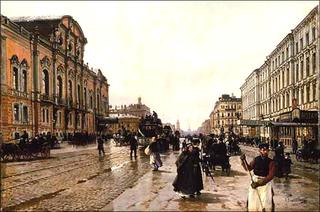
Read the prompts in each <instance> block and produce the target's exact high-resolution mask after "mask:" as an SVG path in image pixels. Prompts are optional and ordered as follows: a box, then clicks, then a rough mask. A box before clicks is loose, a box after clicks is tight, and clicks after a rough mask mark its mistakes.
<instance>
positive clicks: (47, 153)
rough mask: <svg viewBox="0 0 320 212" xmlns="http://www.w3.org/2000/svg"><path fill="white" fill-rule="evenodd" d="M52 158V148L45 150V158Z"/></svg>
mask: <svg viewBox="0 0 320 212" xmlns="http://www.w3.org/2000/svg"><path fill="white" fill-rule="evenodd" d="M49 157H50V148H46V149H45V158H49Z"/></svg>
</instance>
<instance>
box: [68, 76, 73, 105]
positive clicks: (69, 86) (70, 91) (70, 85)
mask: <svg viewBox="0 0 320 212" xmlns="http://www.w3.org/2000/svg"><path fill="white" fill-rule="evenodd" d="M68 96H69V99H70V100H72V81H71V80H69V81H68Z"/></svg>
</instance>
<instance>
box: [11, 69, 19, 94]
mask: <svg viewBox="0 0 320 212" xmlns="http://www.w3.org/2000/svg"><path fill="white" fill-rule="evenodd" d="M12 74H13V86H12V87H13V89H15V90H18V89H19V71H18V69H17V68H16V67H13V73H12Z"/></svg>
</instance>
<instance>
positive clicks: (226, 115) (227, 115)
mask: <svg viewBox="0 0 320 212" xmlns="http://www.w3.org/2000/svg"><path fill="white" fill-rule="evenodd" d="M237 115H239V116H241V113H237V112H236V113H232V112H231V113H217V117H230V116H231V117H233V116H234V117H235V116H237Z"/></svg>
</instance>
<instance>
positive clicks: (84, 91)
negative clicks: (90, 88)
mask: <svg viewBox="0 0 320 212" xmlns="http://www.w3.org/2000/svg"><path fill="white" fill-rule="evenodd" d="M83 97H84V106H85V107H87V88H86V87H84V89H83Z"/></svg>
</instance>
